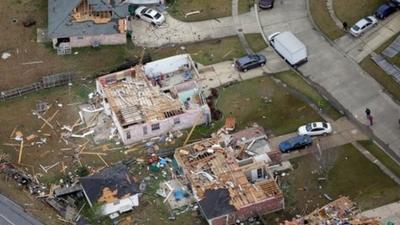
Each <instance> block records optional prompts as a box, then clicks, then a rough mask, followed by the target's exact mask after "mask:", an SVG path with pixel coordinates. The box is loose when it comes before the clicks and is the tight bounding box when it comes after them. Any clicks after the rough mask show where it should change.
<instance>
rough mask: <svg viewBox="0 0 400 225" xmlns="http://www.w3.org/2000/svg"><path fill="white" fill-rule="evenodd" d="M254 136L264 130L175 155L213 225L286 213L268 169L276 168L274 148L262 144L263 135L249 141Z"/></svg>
mask: <svg viewBox="0 0 400 225" xmlns="http://www.w3.org/2000/svg"><path fill="white" fill-rule="evenodd" d="M255 131H262V130H258V128H257V129H253V128H250V130H247V131H246V130H245V131H241V132H239V133H237V134H236V136H235V134H233V135H227V134H222V135H221V134H220V135H219V136H218V137H213V138H210V139H206V140H203V141H200V142H196V143H193V144H190V145H186V146H183V147H182V148H179V149H177V151H176V152H175V159H176V161H177V164H178V165H179V167H180V169H181V171H182V173H183V175H184V177H185V179H187V181H188V183H189V184H190V186H191V189H192V192H193V195H194V197H195V199H196V201H197V202H198V204H199V206H200V207H199V208H200V212H201V214H202V215H203V217H204V218H205V219H206V220H207V222H208V223H209V224H210V225H224V224H234V223H235V222H236V220H246V219H248V218H250V217H254V216H258V215H263V214H267V213H271V212H275V211H278V210H281V209H283V208H284V198H283V193H282V191H281V190H280V188H279V186H278V184H277V183H276V181H275V179H274V177H273V174H272V171H271V169H270V168H269V165H270V164H273V163H274V162H273V160H272V159H271V158H270V157H269V156H268V152H269V150H268V149H269V145H268V143H267V142H263V141H261V142H259V140H262V136H263V135H262V133H257V132H256V133H257V134H256V135H255V136H252V137H250V136H248V135H249V134H254V132H255ZM246 135H247V136H246ZM238 138H239V139H238ZM247 141H249V142H247ZM256 142H258V143H257V146H255V145H254V144H256ZM249 143H253V144H252V145H253V148H252V146H250V147H249ZM243 152H244V153H243ZM271 152H272V151H271ZM279 160H280V159H279Z"/></svg>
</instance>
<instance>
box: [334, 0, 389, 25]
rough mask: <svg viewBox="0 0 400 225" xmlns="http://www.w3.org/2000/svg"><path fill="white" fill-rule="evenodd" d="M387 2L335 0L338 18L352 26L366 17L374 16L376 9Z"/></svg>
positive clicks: (379, 0)
mask: <svg viewBox="0 0 400 225" xmlns="http://www.w3.org/2000/svg"><path fill="white" fill-rule="evenodd" d="M385 2H387V1H386V0H333V8H334V10H335V13H336V16H337V17H338V18H339V19H340V20H341V21H343V22H347V23H348V24H349V26H352V25H353V24H354V23H356V22H357V21H358V20H360V19H361V18H363V17H365V16H369V15H372V14H373V13H374V11H375V10H376V8H377V7H378V6H379V5H380V4H382V3H385Z"/></svg>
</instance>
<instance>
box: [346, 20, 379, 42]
mask: <svg viewBox="0 0 400 225" xmlns="http://www.w3.org/2000/svg"><path fill="white" fill-rule="evenodd" d="M377 23H378V20H377V19H376V18H375V17H373V16H367V17H364V18H362V19H361V20H359V21H358V22H357V23H356V24H354V26H352V27H351V29H350V33H351V34H352V35H353V36H354V37H358V36H360V35H361V34H363V33H364V32H365V31H367V30H369V29H371V27H373V26H375V25H376V24H377Z"/></svg>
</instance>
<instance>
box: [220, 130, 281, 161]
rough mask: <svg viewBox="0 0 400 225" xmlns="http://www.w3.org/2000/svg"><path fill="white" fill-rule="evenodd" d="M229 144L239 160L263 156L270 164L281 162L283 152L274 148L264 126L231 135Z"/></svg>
mask: <svg viewBox="0 0 400 225" xmlns="http://www.w3.org/2000/svg"><path fill="white" fill-rule="evenodd" d="M228 140H229V143H226V144H229V145H230V146H231V147H232V148H233V149H234V150H235V152H236V158H237V159H238V160H239V161H246V160H247V161H248V160H251V158H255V159H257V158H263V159H265V160H266V161H267V162H268V165H270V166H271V165H276V164H279V163H281V152H280V151H279V149H272V148H271V147H270V145H269V142H268V137H267V135H266V134H265V131H264V129H263V128H262V127H259V126H253V127H249V128H246V129H243V130H240V131H238V132H236V133H233V134H232V135H229V139H228Z"/></svg>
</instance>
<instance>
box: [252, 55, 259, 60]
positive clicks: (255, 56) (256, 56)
mask: <svg viewBox="0 0 400 225" xmlns="http://www.w3.org/2000/svg"><path fill="white" fill-rule="evenodd" d="M251 58H253V59H254V60H255V61H258V60H260V56H258V55H252V56H251Z"/></svg>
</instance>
